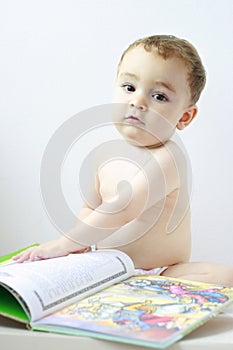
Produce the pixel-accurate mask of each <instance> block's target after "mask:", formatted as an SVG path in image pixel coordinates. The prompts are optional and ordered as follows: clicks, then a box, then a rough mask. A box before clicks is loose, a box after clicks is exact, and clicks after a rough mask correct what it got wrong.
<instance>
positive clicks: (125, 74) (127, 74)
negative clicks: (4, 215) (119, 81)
mask: <svg viewBox="0 0 233 350" xmlns="http://www.w3.org/2000/svg"><path fill="white" fill-rule="evenodd" d="M122 77H130V78H134V79H136V80H139V78H138V76H137V75H136V74H134V73H128V72H124V73H121V74H120V78H122Z"/></svg>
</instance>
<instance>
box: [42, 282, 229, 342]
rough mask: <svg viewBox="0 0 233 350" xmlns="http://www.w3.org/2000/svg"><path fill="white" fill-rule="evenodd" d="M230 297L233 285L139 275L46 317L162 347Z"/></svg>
mask: <svg viewBox="0 0 233 350" xmlns="http://www.w3.org/2000/svg"><path fill="white" fill-rule="evenodd" d="M232 298H233V289H230V288H224V287H222V286H211V285H208V284H200V283H196V282H188V281H181V280H177V279H176V280H175V279H170V278H169V279H168V278H165V277H158V276H140V277H139V276H135V277H132V278H130V279H127V280H125V281H123V282H121V283H119V284H117V285H115V286H112V287H110V288H108V289H105V290H104V291H102V292H100V293H97V294H95V295H93V296H91V297H88V298H85V299H84V300H82V301H80V302H79V303H76V304H73V305H70V306H68V307H66V308H65V309H63V310H61V311H60V312H57V313H55V314H53V315H52V316H49V317H46V318H44V320H43V321H44V323H45V324H47V323H49V324H55V323H56V325H62V326H63V327H64V326H69V327H72V328H73V329H74V328H75V329H78V330H84V331H85V330H88V334H89V335H91V334H90V332H95V334H96V333H99V334H104V335H105V336H103V338H104V337H106V334H107V335H108V336H111V337H112V338H114V337H115V339H116V338H118V337H120V338H122V339H127V342H130V340H131V341H132V343H134V344H136V343H137V341H139V342H140V344H143V342H145V344H146V343H147V344H148V343H151V344H150V346H154V347H161V348H162V347H164V346H165V345H166V344H168V345H169V344H170V343H172V342H174V338H176V340H178V339H179V338H181V337H183V336H184V334H186V333H188V332H190V331H191V330H192V329H193V328H196V327H198V326H199V325H200V324H202V323H204V322H205V321H206V320H207V319H209V318H211V317H212V316H211V315H214V314H215V313H216V312H217V311H218V310H219V309H220V308H222V307H223V305H224V304H228V302H229V300H230V299H232ZM55 328H56V326H55ZM171 340H173V341H171ZM123 341H124V340H123ZM152 343H153V344H152Z"/></svg>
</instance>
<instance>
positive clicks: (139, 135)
mask: <svg viewBox="0 0 233 350" xmlns="http://www.w3.org/2000/svg"><path fill="white" fill-rule="evenodd" d="M116 128H117V130H118V131H119V133H120V134H121V135H122V136H123V138H124V139H125V140H126V141H127V142H129V143H130V144H132V145H134V146H138V147H147V148H156V147H160V146H161V145H163V144H165V143H166V142H167V141H168V140H169V139H170V137H165V135H163V136H164V137H163V139H159V138H158V137H156V136H155V135H153V134H152V133H150V132H148V131H146V130H145V129H142V128H139V127H135V126H131V125H123V124H120V125H116ZM166 136H170V134H169V135H166Z"/></svg>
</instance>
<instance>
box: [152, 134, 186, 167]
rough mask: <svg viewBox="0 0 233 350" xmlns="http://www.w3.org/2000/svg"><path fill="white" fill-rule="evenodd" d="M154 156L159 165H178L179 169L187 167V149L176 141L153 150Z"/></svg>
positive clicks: (168, 142)
mask: <svg viewBox="0 0 233 350" xmlns="http://www.w3.org/2000/svg"><path fill="white" fill-rule="evenodd" d="M152 155H153V156H154V157H155V158H156V160H157V161H158V162H159V163H162V164H167V165H169V164H170V165H172V164H173V165H174V164H175V165H176V166H178V167H180V166H182V167H183V166H185V165H187V161H188V156H187V153H186V152H185V149H183V147H181V146H180V145H179V144H178V143H176V142H174V141H171V140H169V141H167V142H166V143H165V144H163V145H161V146H160V147H157V148H154V149H152Z"/></svg>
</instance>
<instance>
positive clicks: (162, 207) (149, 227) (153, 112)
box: [14, 35, 233, 286]
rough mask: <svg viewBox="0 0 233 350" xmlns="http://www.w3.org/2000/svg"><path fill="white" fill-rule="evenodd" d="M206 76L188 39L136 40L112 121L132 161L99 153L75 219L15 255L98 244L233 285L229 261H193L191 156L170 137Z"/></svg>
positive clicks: (163, 268)
mask: <svg viewBox="0 0 233 350" xmlns="http://www.w3.org/2000/svg"><path fill="white" fill-rule="evenodd" d="M205 81H206V76H205V70H204V68H203V65H202V62H201V59H200V57H199V55H198V53H197V51H196V49H195V48H194V47H193V46H192V45H191V44H190V43H189V42H187V41H186V40H183V39H179V38H176V37H174V36H170V35H155V36H150V37H147V38H143V39H140V40H137V41H136V42H134V43H133V44H131V45H130V46H129V47H128V48H127V50H126V51H125V52H124V53H123V55H122V57H121V60H120V62H119V66H118V72H117V78H116V83H115V92H114V105H113V122H114V124H115V126H116V128H117V129H118V131H119V132H120V134H121V135H122V136H123V138H124V140H125V141H126V142H125V148H124V152H125V153H126V154H128V155H131V156H132V161H130V160H129V159H130V157H128V158H127V157H126V158H124V157H113V158H112V159H110V160H108V161H102V160H101V159H102V158H101V156H100V155H98V154H97V156H96V161H97V165H96V169H97V170H96V172H95V173H94V174H93V178H94V181H95V186H94V188H93V189H92V190H91V193H90V194H89V195H88V198H89V200H88V201H87V203H85V204H84V206H83V208H82V209H81V210H80V212H79V213H78V220H77V225H76V226H75V227H74V228H73V229H72V230H71V231H70V232H67V233H66V234H64V235H63V236H61V237H59V238H58V239H56V240H53V241H50V242H47V243H44V244H41V245H40V246H38V247H32V248H29V249H28V250H26V251H24V252H22V253H20V254H18V255H16V256H15V257H14V259H15V260H16V261H18V262H23V261H25V260H31V261H33V260H35V258H36V257H39V258H41V259H47V258H53V257H58V256H64V255H67V254H69V253H74V252H76V253H77V252H78V253H83V252H85V251H87V250H89V249H90V248H89V247H90V246H93V245H95V247H96V248H97V249H107V248H115V249H119V250H121V251H124V252H125V253H126V254H128V255H129V256H130V257H131V258H132V260H133V262H134V265H135V268H141V269H146V270H149V269H152V268H153V269H156V273H157V274H158V275H159V274H160V275H164V276H170V277H176V278H183V279H189V280H196V281H200V282H209V283H219V284H224V285H229V286H233V268H232V267H230V266H226V265H220V264H208V263H190V262H189V257H190V250H191V234H190V207H189V196H188V179H187V162H186V159H185V155H184V153H183V151H182V150H181V148H180V147H179V145H177V144H176V143H175V142H174V141H173V140H172V139H171V138H172V136H173V134H174V133H175V130H176V129H179V130H183V129H184V128H186V127H187V126H188V125H189V124H190V123H191V122H192V120H193V119H194V117H195V116H196V114H197V106H196V103H197V101H198V99H199V97H200V94H201V92H202V90H203V88H204V86H205ZM138 164H140V166H138ZM120 185H121V186H120Z"/></svg>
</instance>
